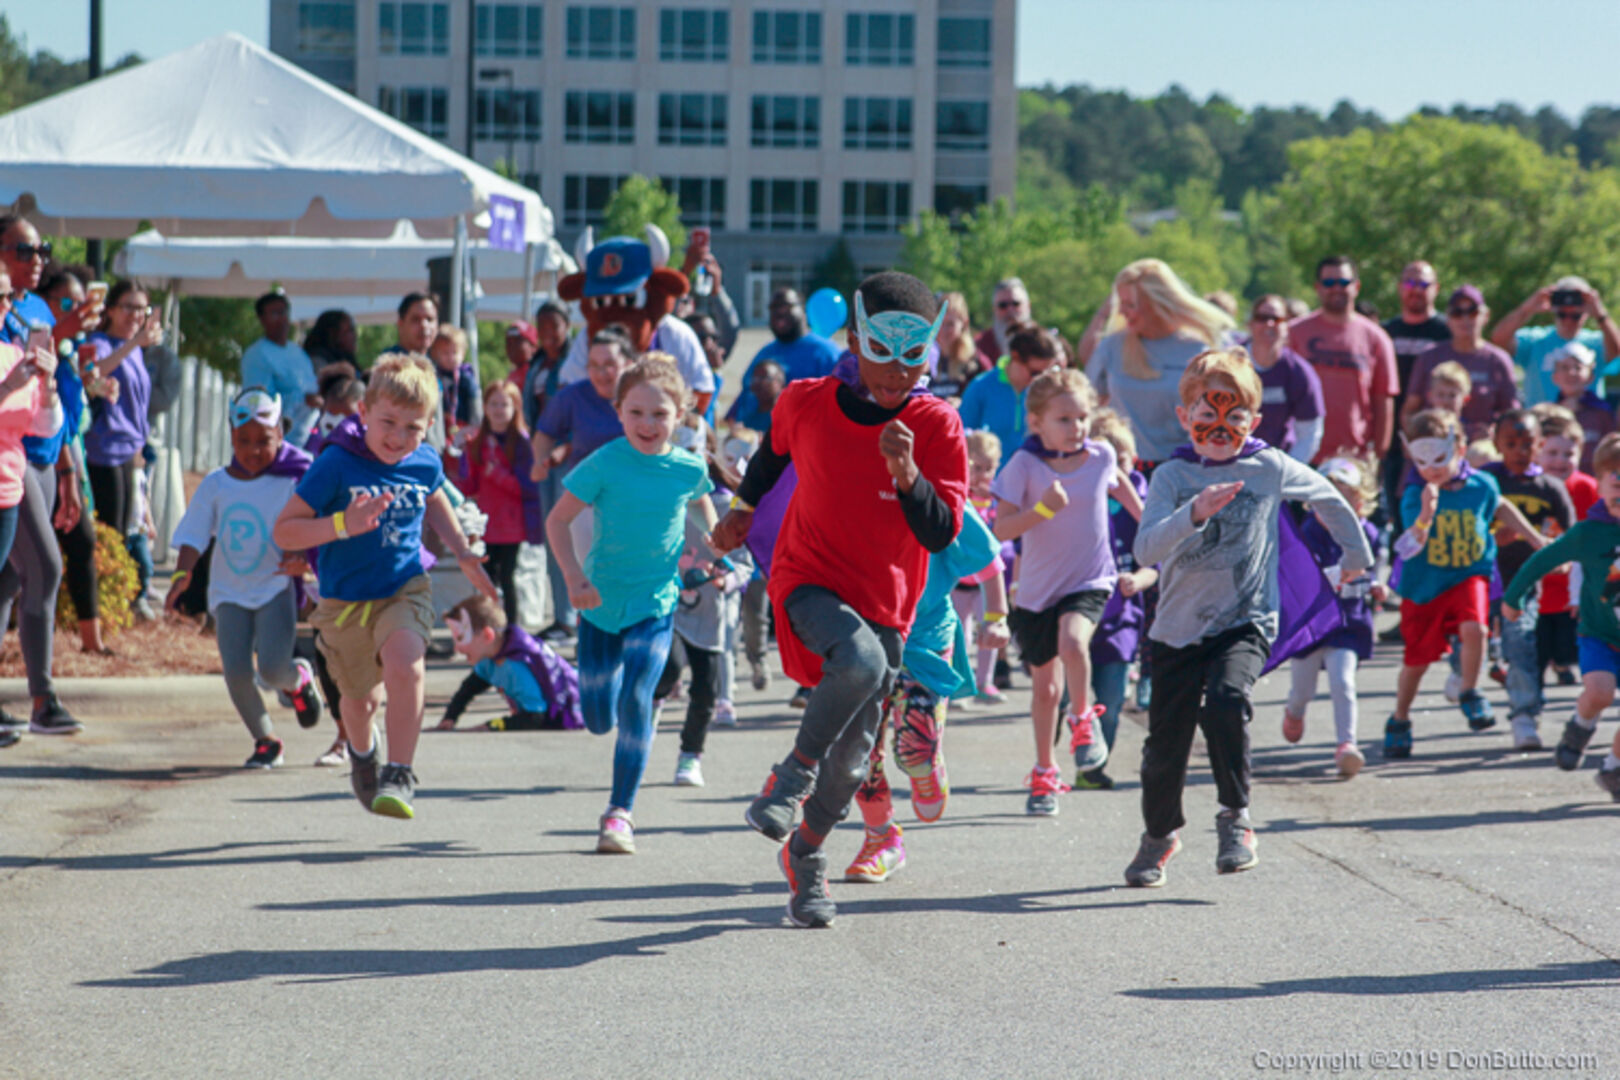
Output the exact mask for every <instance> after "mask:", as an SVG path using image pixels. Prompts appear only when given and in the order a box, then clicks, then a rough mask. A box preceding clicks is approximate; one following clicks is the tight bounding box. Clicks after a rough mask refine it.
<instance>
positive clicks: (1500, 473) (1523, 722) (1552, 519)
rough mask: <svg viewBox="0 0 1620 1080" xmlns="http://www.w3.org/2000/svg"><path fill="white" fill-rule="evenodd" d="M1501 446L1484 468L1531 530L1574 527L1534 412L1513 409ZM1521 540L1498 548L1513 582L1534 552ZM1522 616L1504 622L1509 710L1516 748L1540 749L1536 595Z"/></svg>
mask: <svg viewBox="0 0 1620 1080" xmlns="http://www.w3.org/2000/svg"><path fill="white" fill-rule="evenodd" d="M1494 438H1495V442H1496V448H1497V450H1498V451H1499V452H1500V453H1501V456H1502V460H1501V461H1497V462H1492V463H1491V464H1489V465H1486V466H1485V467H1484V470H1483V471H1484V472H1486V473H1488V474H1489V475H1490V476H1491V477H1492V478H1493V479H1494V480H1495V481H1496V486H1497V488H1498V490H1500V491H1501V493H1502V497H1503V498H1504V499H1506V500H1508V501H1509V502H1511V503H1512V504H1513V505H1514V506H1516V507H1518V508H1519V513H1520V514H1522V515H1524V519H1525V520H1526V521H1528V522H1529V523H1530V525H1531V527H1532V528H1534V529H1535V530H1536V531H1537V532H1539V533H1541V534H1542V535H1543V536H1545V537H1547V538H1549V539H1552V538H1555V537H1558V536H1562V535H1563V534H1564V533H1566V532H1568V531H1569V530H1570V529H1571V528H1572V527H1573V526H1574V524H1575V504H1574V502H1573V501H1571V499H1570V497H1569V491H1568V490H1567V489H1565V487H1564V482H1563V481H1562V480H1559V479H1558V478H1557V477H1554V476H1549V475H1548V474H1547V473H1546V472H1545V471H1544V470H1543V469H1542V468H1541V466H1539V465H1537V464H1536V457H1537V454H1538V453H1539V451H1540V450H1541V425H1540V423H1538V422H1537V420H1536V418H1535V415H1534V414H1533V413H1531V412H1530V410H1529V409H1511V410H1509V411H1508V412H1505V413H1503V414H1502V415H1501V416H1499V417H1497V418H1496V430H1495V433H1494ZM1534 550H1535V549H1534V548H1532V547H1531V546H1530V545H1529V544H1527V543H1525V542H1524V541H1522V540H1518V539H1512V538H1508V537H1504V538H1503V539H1502V540H1500V541H1499V542H1498V543H1497V545H1496V568H1497V570H1498V572H1499V573H1500V574H1501V577H1502V580H1503V581H1512V580H1513V578H1514V576H1515V575H1517V574H1518V572H1519V569H1520V567H1522V566H1523V565H1524V563H1525V560H1527V559H1529V558H1530V556H1531V554H1532V553H1533V552H1534ZM1520 607H1521V608H1522V609H1523V610H1522V611H1520V612H1519V614H1518V616H1517V617H1516V618H1513V619H1509V618H1507V617H1506V616H1504V617H1503V619H1502V631H1501V633H1502V659H1503V660H1505V661H1506V662H1507V673H1506V674H1507V678H1506V682H1507V692H1508V708H1509V710H1510V713H1511V717H1512V719H1511V720H1510V722H1509V727H1510V728H1511V729H1512V733H1513V748H1514V749H1515V750H1540V749H1541V735H1540V734H1539V733H1538V732H1537V730H1536V718H1537V717H1538V716H1540V715H1541V710H1542V707H1543V705H1544V704H1545V698H1544V697H1543V695H1542V686H1541V672H1542V664H1541V663H1540V660H1539V658H1538V657H1537V655H1536V618H1537V610H1536V597H1535V596H1534V595H1531V596H1530V598H1529V599H1528V600H1526V601H1525V602H1524V603H1523V604H1521V605H1520Z"/></svg>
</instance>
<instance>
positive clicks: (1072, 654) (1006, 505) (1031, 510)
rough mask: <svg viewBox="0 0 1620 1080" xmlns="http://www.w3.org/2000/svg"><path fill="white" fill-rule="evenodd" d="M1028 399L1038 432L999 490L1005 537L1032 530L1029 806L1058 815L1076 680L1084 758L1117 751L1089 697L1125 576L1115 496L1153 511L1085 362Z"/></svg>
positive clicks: (1019, 611)
mask: <svg viewBox="0 0 1620 1080" xmlns="http://www.w3.org/2000/svg"><path fill="white" fill-rule="evenodd" d="M1024 407H1025V408H1026V409H1027V410H1028V413H1029V430H1030V435H1029V437H1028V438H1026V439H1025V440H1024V444H1023V445H1022V446H1020V447H1019V448H1018V449H1017V450H1016V451H1014V452H1013V455H1012V457H1011V458H1010V459H1008V461H1007V463H1006V464H1005V465H1003V466H1002V468H1001V472H1000V473H998V474H997V475H996V478H995V481H994V482H993V483H992V484H991V485H990V491H991V493H992V494H994V495H995V497H996V536H997V538H999V539H1001V540H1017V539H1019V538H1020V537H1022V538H1023V547H1022V549H1021V550H1020V552H1019V556H1018V589H1017V592H1016V594H1015V598H1014V601H1013V610H1012V615H1011V616H1009V618H1008V623H1009V625H1010V626H1011V628H1012V634H1013V637H1014V638H1015V639H1016V640H1017V642H1018V651H1019V654H1020V655H1021V656H1022V657H1023V658H1024V662H1025V663H1026V664H1028V665H1029V668H1030V677H1031V679H1032V682H1033V687H1032V691H1031V695H1032V700H1031V704H1030V713H1031V718H1032V720H1033V721H1034V727H1035V768H1034V769H1033V770H1032V771H1031V772H1030V774H1029V779H1028V780H1027V781H1026V783H1027V784H1028V786H1029V796H1028V798H1027V799H1026V800H1025V802H1024V812H1025V813H1026V814H1035V815H1040V816H1050V815H1053V814H1056V813H1057V812H1058V801H1057V797H1058V794H1059V792H1061V791H1064V790H1067V787H1066V785H1065V784H1064V783H1063V779H1062V777H1061V776H1060V775H1059V773H1058V768H1057V764H1056V762H1055V760H1054V757H1053V752H1052V747H1053V743H1054V742H1055V736H1056V734H1057V723H1058V707H1059V703H1060V701H1061V699H1062V697H1063V691H1064V688H1065V686H1067V688H1068V692H1069V701H1070V706H1069V707H1070V712H1069V715H1068V716H1067V717H1066V718H1065V721H1066V723H1067V725H1068V727H1069V729H1070V731H1071V732H1072V733H1073V734H1072V738H1071V748H1072V750H1073V751H1074V762H1075V767H1076V768H1077V769H1079V770H1080V771H1081V772H1093V771H1096V770H1099V769H1101V768H1102V767H1103V766H1104V765H1105V764H1106V763H1107V761H1108V743H1107V741H1106V740H1105V739H1104V738H1103V736H1102V732H1101V731H1100V730H1098V728H1097V721H1098V719H1099V718H1100V717H1101V715H1102V713H1103V712H1104V711H1105V710H1104V709H1103V708H1102V707H1100V706H1092V705H1089V704H1088V701H1089V699H1090V694H1091V638H1092V634H1093V633H1094V632H1095V631H1096V629H1097V620H1099V619H1100V618H1102V613H1103V609H1104V608H1105V607H1107V605H1108V598H1109V597H1110V596H1111V595H1113V592H1114V588H1115V586H1116V585H1117V583H1118V578H1119V568H1118V567H1117V566H1115V565H1114V552H1113V549H1112V546H1111V544H1110V542H1109V533H1108V501H1109V500H1110V499H1114V500H1117V501H1118V502H1119V504H1120V505H1121V506H1123V507H1125V509H1126V511H1127V512H1128V513H1130V514H1131V515H1132V516H1133V517H1140V516H1141V513H1142V503H1141V499H1140V498H1139V497H1138V495H1137V492H1136V489H1135V488H1134V487H1132V486H1131V484H1130V481H1129V480H1127V479H1126V478H1125V477H1124V476H1123V475H1121V473H1120V471H1119V460H1118V458H1117V457H1116V456H1115V454H1114V448H1113V447H1112V446H1110V445H1109V444H1108V443H1106V442H1101V441H1097V440H1094V439H1089V438H1087V435H1088V433H1089V431H1090V425H1091V414H1092V413H1093V412H1095V411H1096V409H1097V397H1096V394H1095V393H1094V392H1093V391H1092V388H1091V381H1090V380H1089V379H1087V378H1086V377H1085V375H1084V374H1083V373H1081V372H1079V371H1076V370H1074V369H1073V368H1053V369H1051V370H1050V371H1046V372H1043V373H1042V374H1041V375H1039V376H1037V377H1036V378H1035V380H1034V381H1033V382H1031V383H1030V384H1029V388H1028V389H1027V390H1026V391H1025V392H1024Z"/></svg>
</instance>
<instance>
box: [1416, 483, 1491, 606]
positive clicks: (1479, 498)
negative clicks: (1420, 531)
mask: <svg viewBox="0 0 1620 1080" xmlns="http://www.w3.org/2000/svg"><path fill="white" fill-rule="evenodd" d="M1501 501H1502V493H1501V491H1500V489H1498V488H1497V486H1496V481H1495V480H1494V479H1492V478H1491V477H1490V476H1489V475H1487V474H1486V473H1482V472H1475V473H1472V474H1470V475H1469V476H1468V478H1467V479H1465V480H1463V481H1462V482H1461V483H1460V484H1454V485H1449V486H1447V487H1443V488H1441V489H1440V503H1439V506H1438V508H1437V509H1436V510H1435V514H1434V526H1433V527H1432V528H1430V530H1429V542H1428V543H1427V544H1425V545H1424V546H1423V550H1422V552H1420V553H1419V554H1417V555H1415V556H1413V557H1412V558H1410V559H1407V560H1406V561H1405V562H1403V563H1402V564H1401V582H1400V585H1399V587H1398V588H1397V590H1396V591H1397V592H1399V593H1400V594H1401V596H1402V597H1403V598H1404V599H1407V600H1410V601H1412V602H1413V603H1414V604H1427V603H1428V602H1429V601H1430V600H1433V599H1434V598H1435V597H1437V596H1439V595H1440V594H1441V593H1443V592H1445V591H1446V590H1447V589H1449V588H1451V587H1452V586H1454V585H1459V584H1461V583H1462V582H1464V581H1466V580H1467V579H1468V578H1471V577H1483V578H1486V579H1487V580H1488V579H1489V578H1490V576H1491V569H1492V567H1493V565H1494V564H1495V562H1496V539H1495V538H1494V537H1493V536H1492V535H1491V523H1492V522H1493V521H1494V520H1495V519H1496V506H1497V504H1498V503H1500V502H1501ZM1422 509H1423V485H1422V484H1412V485H1410V486H1408V487H1407V489H1406V492H1405V493H1404V494H1403V495H1402V496H1401V517H1402V519H1403V520H1405V521H1416V520H1417V518H1418V514H1419V512H1420V511H1421V510H1422Z"/></svg>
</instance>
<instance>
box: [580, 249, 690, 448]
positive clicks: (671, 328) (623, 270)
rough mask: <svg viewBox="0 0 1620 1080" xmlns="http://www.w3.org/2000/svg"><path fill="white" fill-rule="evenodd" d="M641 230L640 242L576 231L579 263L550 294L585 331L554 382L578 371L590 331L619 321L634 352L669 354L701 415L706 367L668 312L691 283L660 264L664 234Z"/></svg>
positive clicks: (582, 370)
mask: <svg viewBox="0 0 1620 1080" xmlns="http://www.w3.org/2000/svg"><path fill="white" fill-rule="evenodd" d="M646 236H647V239H646V240H645V241H642V240H636V239H634V238H633V237H629V236H614V237H610V238H608V239H606V240H603V241H602V242H601V243H600V244H598V243H596V242H595V237H594V235H593V233H592V230H591V229H589V228H587V229H586V230H585V231H584V232H583V233H581V234H580V237H579V241H578V243H576V244H575V245H574V257H575V258H576V259H577V260H578V261H579V265H580V266H582V267H584V269H583V270H582V271H580V272H579V273H574V274H569V275H568V276H567V277H565V278H563V279H562V280H561V281H559V282H557V295H558V296H559V297H561V298H562V299H564V300H567V301H569V302H571V303H572V302H578V304H579V309H580V312H581V314H583V315H584V316H585V333H583V334H579V335H576V336H575V338H574V342H573V344H572V345H571V346H570V347H569V350H568V358H567V359H566V360H565V361H564V362H563V368H562V381H563V382H564V383H572V382H578V381H579V380H580V379H583V378H584V377H585V360H586V354H587V353H588V352H589V350H590V343H591V338H593V337H594V336H596V333H597V331H599V330H601V329H603V328H604V327H607V326H618V327H622V328H623V329H624V330H625V331H626V332H627V333H628V334H629V335H630V342H631V344H633V345H634V346H635V348H636V351H637V352H638V353H643V352H648V351H651V350H657V351H659V352H665V353H668V354H669V355H670V356H672V357H674V358H675V366H676V367H677V368H679V369H680V372H681V377H682V378H683V379H685V380H686V384H687V386H689V387H691V389H692V393H693V394H694V395H695V397H696V399H697V400H696V404H695V406H694V411H695V412H696V413H697V414H698V415H700V416H701V415H702V414H703V413H704V411H705V410H707V409H708V407H709V399H710V398H711V397H713V396H714V372H713V371H712V370H711V369H710V367H709V360H708V357H707V356H706V355H705V354H704V352H703V345H702V343H701V342H699V341H698V336H697V334H696V333H694V332H693V331H692V328H691V327H689V326H687V325H686V324H685V323H684V322H682V321H681V320H680V319H677V318H676V317H675V314H674V312H675V302H676V301H677V300H679V299H680V298H681V297H683V296H685V295H686V294H687V291H688V290H689V289H690V288H691V285H690V284H689V283H688V282H687V280H686V275H685V274H683V273H681V272H680V271H679V270H672V269H670V267H669V266H668V265H666V264H667V263H668V262H669V238H668V237H666V236H665V235H664V231H663V230H662V229H660V228H659V227H658V226H656V225H648V226H647V230H646Z"/></svg>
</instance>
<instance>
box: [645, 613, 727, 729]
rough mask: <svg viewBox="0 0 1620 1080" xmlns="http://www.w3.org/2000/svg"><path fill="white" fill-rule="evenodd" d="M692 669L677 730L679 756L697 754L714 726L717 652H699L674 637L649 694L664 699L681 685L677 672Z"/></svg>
mask: <svg viewBox="0 0 1620 1080" xmlns="http://www.w3.org/2000/svg"><path fill="white" fill-rule="evenodd" d="M685 667H690V668H691V669H692V685H691V687H690V688H689V689H688V690H687V693H686V724H685V726H684V727H682V728H681V753H683V754H701V753H703V744H704V742H705V741H706V740H707V738H708V735H709V725H710V724H711V723H713V722H714V704H715V702H716V701H718V700H719V698H720V650H719V649H700V648H698V647H697V646H696V645H690V644H688V643H687V642H686V640H685V639H684V638H682V637H681V635H679V634H676V635H675V636H674V638H673V640H671V641H670V644H669V660H668V661H667V662H666V663H665V664H664V674H663V675H661V676H660V677H659V679H658V688H657V689H656V690H654V691H653V696H654V697H657V698H663V697H668V696H669V692H670V691H671V690H673V689H675V684H676V683H678V682H680V681H681V669H682V668H685Z"/></svg>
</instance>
